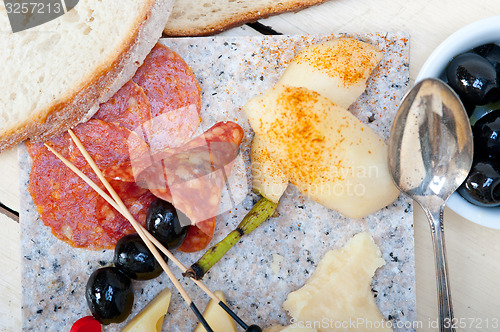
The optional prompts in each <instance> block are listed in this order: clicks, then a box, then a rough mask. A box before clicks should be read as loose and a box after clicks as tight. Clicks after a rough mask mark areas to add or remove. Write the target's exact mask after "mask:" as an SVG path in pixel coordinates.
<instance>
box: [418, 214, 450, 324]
mask: <svg viewBox="0 0 500 332" xmlns="http://www.w3.org/2000/svg"><path fill="white" fill-rule="evenodd" d="M424 210H425V214H426V215H427V218H428V219H429V224H430V226H431V231H432V232H431V236H432V243H433V246H434V256H435V261H436V278H437V288H438V304H439V331H440V332H445V331H446V332H449V331H455V327H454V324H455V322H454V320H453V306H452V303H451V292H450V287H449V282H448V263H447V261H446V247H445V244H444V226H443V212H444V205H442V206H441V207H440V208H439V209H436V211H430V210H428V209H424Z"/></svg>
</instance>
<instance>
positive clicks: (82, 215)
mask: <svg viewBox="0 0 500 332" xmlns="http://www.w3.org/2000/svg"><path fill="white" fill-rule="evenodd" d="M92 121H99V120H92ZM99 125H101V124H99ZM90 126H91V127H92V128H96V126H94V125H93V124H90ZM78 127H80V126H78ZM82 130H83V129H82ZM85 130H86V129H85ZM75 132H80V129H77V128H75ZM80 134H81V132H80ZM77 135H78V134H77ZM79 137H80V138H81V139H83V141H85V139H84V136H82V135H79ZM48 144H50V145H51V146H52V147H53V148H54V149H55V150H56V151H58V152H59V153H60V154H62V155H63V156H64V157H65V158H67V159H68V160H69V161H70V162H71V163H72V164H74V165H75V166H76V167H78V168H79V169H80V170H81V171H82V172H83V173H85V174H86V175H87V176H88V177H89V178H90V179H91V180H93V181H94V182H95V183H98V184H99V186H100V187H101V188H102V189H104V186H102V185H101V184H100V181H99V180H98V178H97V176H96V175H95V173H94V172H93V171H92V169H91V167H90V165H88V164H87V162H86V161H85V159H84V157H83V155H81V154H80V152H79V151H78V148H77V147H76V145H75V144H74V143H73V141H72V140H71V138H70V136H69V134H67V133H65V134H64V135H61V136H59V137H57V138H55V139H53V140H51V141H50V142H48ZM26 146H27V148H28V152H29V154H30V156H31V158H32V160H33V166H32V169H31V174H30V182H29V188H28V190H29V192H30V194H31V196H32V197H33V201H34V203H35V205H36V207H37V210H38V213H39V214H40V217H41V219H42V221H43V223H44V224H45V225H46V226H49V227H50V228H51V230H52V233H53V234H54V235H55V236H56V237H57V238H59V239H61V240H63V241H65V242H66V243H68V244H69V245H71V246H73V247H78V248H87V249H92V250H99V249H104V248H107V249H109V248H113V247H114V245H115V244H116V242H117V241H118V240H119V239H120V238H121V237H122V236H124V235H126V234H130V233H133V232H134V230H133V228H132V226H131V225H130V223H129V222H128V221H127V220H126V219H125V218H124V217H122V216H121V214H120V213H118V211H116V210H114V208H113V207H111V206H110V205H109V204H108V203H107V202H106V201H105V200H104V199H103V198H101V197H100V196H99V194H97V193H96V192H95V191H94V190H93V189H92V188H91V187H90V186H89V185H87V184H86V183H85V182H84V181H83V180H81V179H80V178H79V177H78V176H77V175H76V174H74V173H73V172H72V171H71V170H70V169H69V168H68V167H66V166H65V165H64V164H63V163H62V162H61V161H60V160H59V159H58V158H57V157H55V156H54V155H53V154H52V153H51V152H50V151H48V150H47V149H46V148H45V147H44V146H43V145H42V144H32V143H26ZM88 148H89V154H90V155H91V156H92V157H93V158H94V159H95V160H98V159H99V157H100V156H105V155H106V153H103V152H102V151H99V150H98V149H97V148H95V147H94V148H91V147H90V146H88ZM102 160H103V161H102V162H104V161H105V160H106V158H103V159H102ZM110 183H111V185H112V186H113V188H114V189H115V190H116V191H117V193H118V195H119V196H120V197H121V198H122V199H123V201H124V203H125V205H126V206H127V207H128V209H129V210H130V212H131V213H132V215H133V216H134V217H135V218H136V219H137V220H138V221H139V222H141V223H143V224H144V221H145V216H146V212H147V208H148V207H149V205H150V204H151V202H152V201H153V200H154V199H155V198H154V196H153V195H152V194H151V193H150V192H149V191H148V190H146V189H144V188H141V187H139V186H137V185H136V184H135V183H132V182H122V181H110Z"/></svg>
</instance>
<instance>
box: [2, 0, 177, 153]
mask: <svg viewBox="0 0 500 332" xmlns="http://www.w3.org/2000/svg"><path fill="white" fill-rule="evenodd" d="M144 2H145V6H144V7H143V8H144V10H143V12H142V13H141V14H140V15H138V17H137V20H136V24H134V27H133V29H132V30H131V32H130V38H129V39H128V41H127V42H126V43H124V45H123V47H122V49H121V51H120V52H119V53H118V54H117V56H116V57H115V58H110V59H109V61H107V63H106V64H105V65H104V66H102V67H98V68H95V69H94V70H92V71H91V73H90V74H89V76H88V78H87V79H86V80H85V81H83V82H81V84H80V86H78V87H74V88H73V89H72V90H71V91H68V93H67V94H66V96H63V97H62V98H60V99H59V100H57V101H56V102H55V103H54V104H53V105H51V106H50V107H48V108H46V109H43V110H41V111H39V112H38V113H37V114H33V115H32V116H31V117H30V118H28V119H26V120H24V121H23V122H20V123H18V124H17V125H16V126H15V127H11V128H9V129H6V130H4V131H3V132H1V133H0V152H2V151H3V150H5V149H8V148H10V147H12V146H14V145H17V144H18V143H21V142H22V141H24V140H26V139H30V140H32V141H35V142H36V141H44V140H47V139H49V138H50V137H52V136H55V135H59V134H61V133H63V132H65V131H66V130H68V129H69V128H72V127H74V126H75V125H77V124H78V123H80V122H85V121H87V120H88V119H90V118H91V117H92V115H94V114H95V113H96V112H97V110H98V108H99V104H100V103H103V102H105V101H107V100H108V99H109V98H111V96H113V95H114V94H115V93H116V91H118V90H119V89H120V88H121V87H122V86H123V85H124V84H125V83H126V82H127V81H129V80H130V79H131V78H132V76H133V75H134V73H135V72H136V70H137V68H138V67H139V66H140V65H141V64H142V62H143V61H144V59H145V57H146V55H147V54H148V53H149V52H150V51H151V49H152V48H153V46H154V45H155V44H156V42H157V41H158V40H159V38H160V37H161V33H162V29H163V27H164V26H165V24H166V22H167V19H168V17H169V15H170V13H171V12H172V7H173V3H174V0H144Z"/></svg>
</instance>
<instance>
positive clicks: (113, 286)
mask: <svg viewBox="0 0 500 332" xmlns="http://www.w3.org/2000/svg"><path fill="white" fill-rule="evenodd" d="M85 297H86V299H87V304H88V306H89V308H90V312H91V313H92V315H93V316H94V317H95V319H97V320H98V321H99V322H100V323H101V324H104V325H108V324H110V323H121V322H123V321H124V320H125V319H126V318H127V317H128V316H129V315H130V312H131V311H132V305H133V304H134V292H133V290H132V282H131V280H130V278H128V277H127V276H126V275H124V274H123V273H121V272H120V270H118V269H117V268H116V267H104V268H100V269H98V270H96V271H94V273H92V275H91V276H90V278H89V280H88V282H87V287H86V291H85Z"/></svg>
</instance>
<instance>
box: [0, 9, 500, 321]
mask: <svg viewBox="0 0 500 332" xmlns="http://www.w3.org/2000/svg"><path fill="white" fill-rule="evenodd" d="M178 1H181V0H178ZM495 14H497V15H498V14H500V1H498V0H475V1H469V0H440V1H431V0H418V1H417V0H331V1H328V2H326V3H324V4H322V5H320V6H316V7H313V8H309V9H307V10H304V11H301V12H299V13H288V14H283V15H279V16H275V17H272V18H268V19H264V20H261V21H260V22H261V23H263V24H265V25H268V26H270V27H272V28H273V29H274V30H276V31H279V32H282V33H285V34H308V33H318V34H322V33H339V32H353V33H354V32H383V31H407V32H409V33H410V35H411V39H410V45H411V59H410V75H411V79H412V82H413V80H414V79H415V77H416V75H417V73H418V71H419V69H420V67H421V66H422V64H423V63H424V61H425V59H426V58H427V56H428V55H429V54H430V53H431V52H432V50H433V49H434V48H435V47H436V46H437V45H438V44H439V43H440V42H441V41H443V40H444V39H445V38H446V37H447V36H449V35H450V34H451V33H453V32H454V31H455V30H457V29H459V28H460V27H462V26H464V25H466V24H468V23H471V22H473V21H476V20H478V19H481V18H484V17H488V16H492V15H495ZM256 33H257V32H256V31H255V30H253V29H252V28H250V27H248V26H244V27H239V28H235V29H232V30H230V31H228V32H225V33H224V34H228V35H229V34H231V35H250V34H256ZM499 39H500V36H499ZM0 174H1V175H0V203H1V204H2V205H4V206H6V207H8V208H9V209H11V210H13V211H16V212H18V211H19V189H18V164H17V158H16V151H15V149H12V150H10V151H6V152H4V153H2V154H0ZM414 219H415V222H414V224H415V227H414V229H415V256H416V277H417V313H418V322H417V323H416V324H419V325H418V326H419V327H420V326H421V328H419V329H418V330H419V331H433V330H436V329H435V328H433V327H435V325H434V322H435V320H436V319H437V299H436V283H435V277H434V276H435V274H434V259H433V253H432V243H431V239H430V232H429V227H428V223H427V221H426V219H425V216H424V214H423V212H422V211H421V209H420V208H419V207H417V206H415V212H414ZM499 222H500V218H499ZM445 229H446V232H445V234H446V243H447V250H448V260H449V270H450V279H451V290H452V296H453V303H454V309H455V316H456V317H457V318H460V319H462V321H463V322H465V324H466V325H467V327H466V328H465V329H461V330H463V331H494V330H500V326H497V327H496V328H495V325H494V322H498V324H500V301H499V299H500V231H498V230H492V229H488V228H485V227H482V226H478V225H476V224H474V223H472V222H469V221H467V220H465V219H463V218H461V217H460V216H458V215H456V214H455V213H454V212H453V211H451V210H449V209H446V211H445ZM0 264H1V269H2V273H0V294H1V295H2V296H1V297H0V331H19V330H20V329H21V309H20V306H21V304H20V303H21V276H20V267H19V264H20V243H19V225H18V223H17V221H15V220H14V219H12V215H10V214H9V215H5V214H1V213H0ZM420 324H421V325H420Z"/></svg>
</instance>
